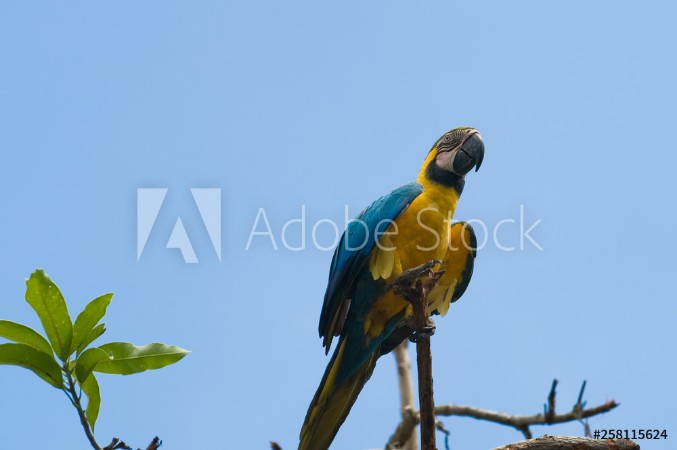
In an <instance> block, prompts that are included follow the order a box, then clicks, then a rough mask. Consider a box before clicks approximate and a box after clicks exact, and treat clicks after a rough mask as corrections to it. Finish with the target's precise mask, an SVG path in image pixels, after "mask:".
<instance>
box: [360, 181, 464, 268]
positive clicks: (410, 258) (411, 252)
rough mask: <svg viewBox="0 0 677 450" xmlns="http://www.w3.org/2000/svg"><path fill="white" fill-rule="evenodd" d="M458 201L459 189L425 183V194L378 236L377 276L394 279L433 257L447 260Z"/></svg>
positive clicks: (375, 252)
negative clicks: (450, 229) (452, 221)
mask: <svg viewBox="0 0 677 450" xmlns="http://www.w3.org/2000/svg"><path fill="white" fill-rule="evenodd" d="M457 203H458V194H457V193H456V191H455V190H453V189H451V188H445V187H443V186H438V185H428V186H424V189H423V192H422V193H421V195H419V196H418V197H417V198H416V199H415V200H414V201H413V202H412V204H411V205H409V208H407V209H406V210H405V211H404V212H403V213H402V214H400V216H399V217H398V218H397V219H395V221H394V222H393V223H392V224H390V226H389V227H388V229H387V230H386V232H385V233H383V234H382V235H381V236H379V237H378V240H377V247H374V250H373V251H372V253H371V256H370V259H369V270H370V271H371V274H372V276H373V278H374V279H375V280H377V279H379V278H383V279H385V280H389V281H390V279H391V278H394V277H396V276H397V275H399V274H400V273H401V272H402V271H403V270H406V269H409V268H411V267H416V266H418V265H421V264H423V263H424V262H426V261H430V260H431V259H440V260H443V259H444V256H445V254H446V251H447V248H448V247H449V239H450V236H449V227H450V225H451V219H452V217H453V215H454V211H455V209H456V204H457Z"/></svg>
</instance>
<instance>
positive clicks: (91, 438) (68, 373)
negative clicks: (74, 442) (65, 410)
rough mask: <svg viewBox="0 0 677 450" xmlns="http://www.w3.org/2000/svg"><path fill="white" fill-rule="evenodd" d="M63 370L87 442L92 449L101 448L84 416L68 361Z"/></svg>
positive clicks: (99, 449)
mask: <svg viewBox="0 0 677 450" xmlns="http://www.w3.org/2000/svg"><path fill="white" fill-rule="evenodd" d="M63 371H64V373H65V374H66V379H67V380H68V392H69V393H70V397H71V399H72V403H73V406H74V407H75V409H76V410H77V411H78V416H79V417H80V423H81V424H82V428H83V429H84V430H85V435H86V436H87V439H88V440H89V443H90V444H92V447H94V450H102V449H101V447H100V446H99V444H98V443H97V442H96V439H94V434H93V433H92V428H91V427H90V426H89V422H88V421H87V416H85V410H84V409H82V403H80V397H78V393H77V392H76V391H75V380H73V374H72V373H71V371H70V370H69V369H68V362H66V363H65V364H64V367H63Z"/></svg>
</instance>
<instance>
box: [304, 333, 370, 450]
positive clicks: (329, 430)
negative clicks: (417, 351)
mask: <svg viewBox="0 0 677 450" xmlns="http://www.w3.org/2000/svg"><path fill="white" fill-rule="evenodd" d="M345 342H346V341H345V340H343V339H342V340H341V341H340V342H339V345H338V346H337V347H336V350H335V351H334V354H333V355H332V357H331V361H329V365H328V366H327V369H326V370H325V372H324V376H323V377H322V381H321V382H320V386H319V387H318V388H317V392H316V393H315V397H313V401H312V402H311V403H310V406H309V407H308V413H307V414H306V420H305V421H304V423H303V427H302V428H301V436H300V438H301V442H300V444H299V450H326V449H328V448H329V445H331V443H332V441H333V440H334V436H336V433H337V432H338V429H339V428H340V427H341V425H342V424H343V421H345V420H346V417H347V416H348V413H349V412H350V408H351V407H352V406H353V403H355V400H356V399H357V396H358V395H359V393H360V391H361V390H362V388H363V387H364V384H365V383H366V382H367V380H368V379H369V377H371V374H372V372H373V371H374V367H375V366H376V360H377V359H378V356H379V353H378V352H374V353H373V354H372V355H370V356H369V357H368V358H367V360H366V361H365V362H364V363H363V364H362V365H361V366H360V367H358V368H357V370H355V371H353V372H352V373H351V374H350V375H349V376H348V377H346V378H345V379H343V380H338V382H337V374H338V373H339V372H340V370H341V366H342V364H343V350H344V348H345Z"/></svg>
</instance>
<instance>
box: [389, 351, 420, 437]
mask: <svg viewBox="0 0 677 450" xmlns="http://www.w3.org/2000/svg"><path fill="white" fill-rule="evenodd" d="M408 344H409V342H408V341H406V340H405V341H403V342H402V343H401V344H400V345H398V346H397V347H395V350H393V354H394V355H395V362H396V364H397V380H398V385H399V387H400V403H401V405H402V419H404V415H405V412H404V411H405V409H407V408H408V409H409V412H411V411H412V410H413V408H414V380H413V378H412V376H411V359H410V358H409V348H408ZM402 450H418V442H417V437H416V428H415V427H414V428H413V429H412V431H411V435H410V436H409V439H408V440H407V442H405V443H404V445H403V446H402Z"/></svg>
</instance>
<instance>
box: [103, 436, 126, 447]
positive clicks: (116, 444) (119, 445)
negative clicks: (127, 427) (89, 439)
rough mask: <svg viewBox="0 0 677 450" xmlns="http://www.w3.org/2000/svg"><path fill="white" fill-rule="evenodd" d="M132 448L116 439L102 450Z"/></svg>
mask: <svg viewBox="0 0 677 450" xmlns="http://www.w3.org/2000/svg"><path fill="white" fill-rule="evenodd" d="M131 448H132V447H130V446H129V445H127V444H125V443H124V441H121V440H120V439H119V438H116V437H114V438H113V440H112V441H110V444H108V445H107V446H105V447H104V448H103V449H102V450H123V449H124V450H129V449H131Z"/></svg>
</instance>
